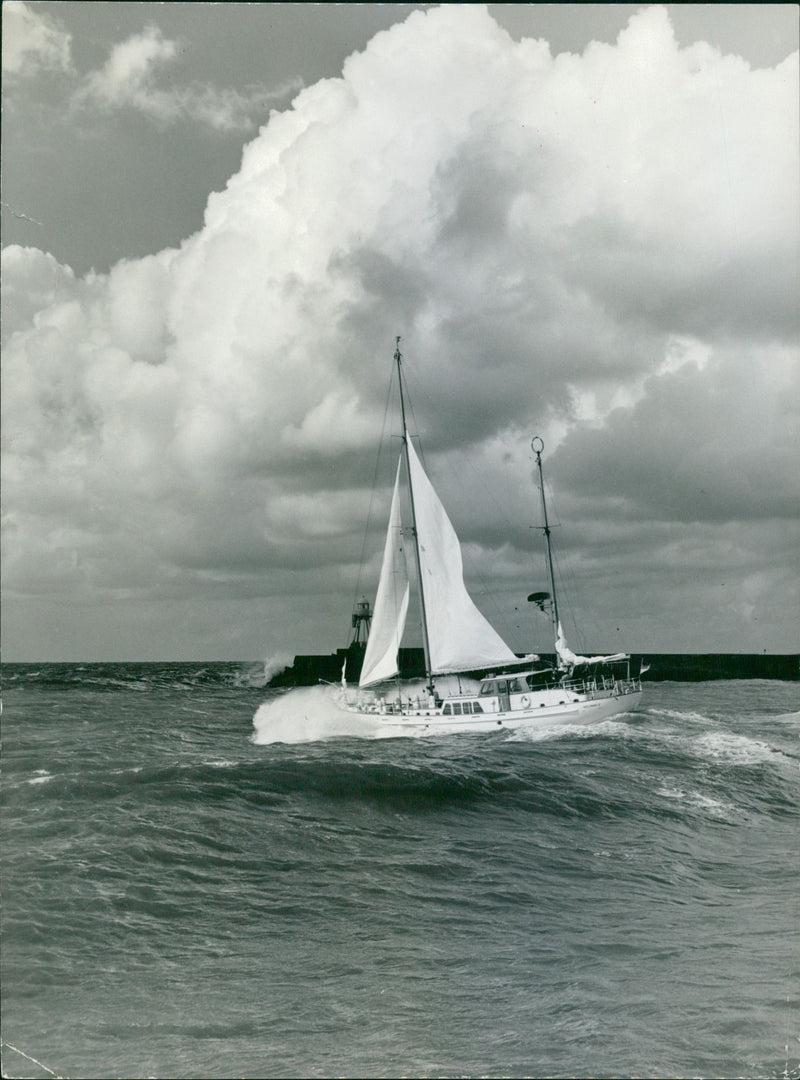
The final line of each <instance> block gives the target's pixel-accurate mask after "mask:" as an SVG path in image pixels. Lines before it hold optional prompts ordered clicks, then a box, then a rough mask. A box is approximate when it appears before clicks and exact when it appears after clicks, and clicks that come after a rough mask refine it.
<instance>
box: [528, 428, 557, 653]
mask: <svg viewBox="0 0 800 1080" xmlns="http://www.w3.org/2000/svg"><path fill="white" fill-rule="evenodd" d="M531 449H532V450H533V452H534V454H536V466H537V468H538V469H539V490H540V492H541V495H542V515H543V517H544V525H540V526H539V528H541V530H542V532H543V533H544V542H545V547H546V549H547V573H548V577H549V580H550V618H551V619H552V622H553V640H554V641H558V638H559V627H560V622H559V618H558V600H557V599H556V576H555V574H554V573H553V552H552V548H551V545H550V523H549V522H548V520H547V499H546V498H545V494H544V477H543V475H542V451H543V450H544V442H543V440H542V439H541V438H540V437H539V436H538V435H534V437H533V438H532V439H531Z"/></svg>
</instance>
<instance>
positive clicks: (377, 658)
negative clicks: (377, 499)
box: [358, 459, 408, 686]
mask: <svg viewBox="0 0 800 1080" xmlns="http://www.w3.org/2000/svg"><path fill="white" fill-rule="evenodd" d="M401 465H402V459H401V460H400V461H398V463H397V476H396V477H395V481H394V494H393V495H392V509H391V511H390V512H389V528H388V529H387V532H386V545H385V546H384V549H383V563H382V564H381V576H380V581H379V582H378V592H377V595H376V597H375V610H374V612H373V615H372V624H371V626H370V631H369V638H368V639H367V649H366V652H365V653H364V663H363V664H362V666H361V678H360V679H359V680H358V685H359V686H370V685H371V684H372V683H376V682H381V681H382V680H383V679H391V678H392V676H393V675H396V674H397V652H398V649H399V648H400V638H401V637H402V636H403V629H404V628H405V625H406V613H407V612H408V569H407V566H406V554H405V550H404V547H403V531H402V527H401V524H400V468H401Z"/></svg>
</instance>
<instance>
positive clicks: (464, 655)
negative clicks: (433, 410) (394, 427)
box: [406, 434, 517, 674]
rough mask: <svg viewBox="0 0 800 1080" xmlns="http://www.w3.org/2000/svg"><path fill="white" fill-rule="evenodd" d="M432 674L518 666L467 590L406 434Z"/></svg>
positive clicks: (447, 527)
mask: <svg viewBox="0 0 800 1080" xmlns="http://www.w3.org/2000/svg"><path fill="white" fill-rule="evenodd" d="M406 439H407V445H408V462H409V469H410V471H411V484H412V487H413V491H414V514H415V518H416V526H417V541H418V545H419V559H420V574H421V578H422V587H423V590H424V593H425V614H426V622H427V626H428V644H429V648H430V663H431V671H432V673H434V674H437V673H444V672H448V671H471V670H473V669H477V668H487V667H494V666H499V665H501V664H515V663H517V657H516V656H515V655H514V653H513V652H512V651H511V650H510V649H509V647H508V646H507V645H506V643H505V642H504V641H503V639H502V638H501V637H500V635H499V634H498V633H497V632H496V631H495V629H494V628H493V627H492V626H491V625H490V624H489V623H488V622H487V621H486V619H485V618H484V617H483V615H482V614H481V613H480V611H478V609H477V608H476V607H475V604H474V603H473V602H472V599H471V597H470V595H469V593H468V592H467V590H466V587H465V585H464V576H463V563H462V560H461V545H460V544H459V542H458V537H457V536H456V533H455V529H454V528H453V526H452V524H451V523H450V519H449V518H448V516H447V513H446V512H445V509H444V507H443V506H442V504H441V502H440V501H439V497H438V495H437V494H436V492H435V491H434V490H433V486H432V485H431V482H430V480H429V479H428V477H427V476H426V474H425V471H424V469H423V468H422V465H421V463H420V461H419V458H418V457H417V453H416V451H415V449H414V445H413V443H412V442H411V439H410V438H409V437H408V435H407V434H406Z"/></svg>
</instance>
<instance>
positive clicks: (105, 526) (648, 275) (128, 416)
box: [3, 5, 798, 650]
mask: <svg viewBox="0 0 800 1080" xmlns="http://www.w3.org/2000/svg"><path fill="white" fill-rule="evenodd" d="M175 48H176V46H175V45H174V43H170V42H168V41H166V40H165V39H164V38H163V37H162V36H161V35H160V34H158V32H156V31H154V30H151V31H147V32H146V33H145V34H144V35H140V36H138V37H137V38H135V39H131V41H129V42H127V43H125V47H124V48H123V47H122V46H121V47H120V48H119V49H118V50H116V51H115V53H114V54H113V55H112V57H111V58H110V59H109V62H108V64H107V65H106V67H105V68H104V69H103V71H102V72H100V73H98V74H97V77H96V79H95V80H94V82H93V88H92V90H91V95H92V99H93V100H94V101H95V102H101V101H104V102H106V104H107V105H108V107H117V106H118V105H120V104H122V103H123V102H128V103H132V104H133V105H134V106H135V107H137V108H140V109H142V110H144V111H147V110H148V109H149V110H151V114H152V115H154V116H156V115H160V116H161V118H162V119H164V120H165V121H166V120H167V119H168V118H169V117H170V116H172V115H174V114H173V113H172V112H171V111H170V110H173V109H179V108H184V107H185V108H187V109H189V108H190V106H189V105H188V104H187V102H186V101H185V102H184V104H183V105H180V104H179V103H178V100H177V99H176V98H175V97H170V98H169V100H167V99H166V98H164V97H163V96H160V95H159V94H158V93H157V92H156V91H155V90H154V88H153V83H152V79H153V74H154V72H155V71H156V69H157V67H158V65H159V64H163V63H169V62H173V61H174V59H175ZM797 90H798V87H797V58H796V57H794V58H790V60H788V61H786V62H785V63H783V64H781V65H779V66H778V67H776V68H774V69H765V70H751V69H750V68H749V67H748V65H747V64H746V63H745V62H744V61H743V60H741V59H739V58H736V57H728V56H723V55H721V54H720V53H719V52H718V51H716V50H715V49H713V48H712V47H711V46H709V45H707V44H704V43H698V44H695V45H693V46H691V47H689V48H686V49H680V48H679V47H678V46H677V44H676V42H675V40H674V37H673V34H672V30H671V26H670V23H669V19H668V17H667V14H666V12H665V10H664V9H662V8H660V7H653V8H646V9H644V10H642V11H639V12H636V13H634V14H633V15H632V17H631V19H630V23H629V25H628V27H627V29H626V30H625V31H624V32H623V33H622V34H621V36H620V38H619V40H618V41H617V43H616V44H614V45H601V44H598V43H593V44H592V45H590V46H589V47H588V48H587V49H586V51H585V52H584V54H583V55H581V56H577V55H571V54H561V55H557V56H555V57H554V56H552V55H551V52H550V49H549V47H548V45H547V43H546V42H544V41H535V40H530V39H525V40H523V41H521V42H518V43H517V42H514V41H513V40H512V39H511V38H510V37H509V36H508V35H507V34H506V33H505V31H503V30H502V29H501V28H500V27H499V26H498V25H497V24H496V23H495V22H494V20H493V19H492V17H491V14H490V12H489V11H487V10H486V9H485V8H483V7H479V6H476V5H446V6H444V7H442V8H438V9H434V10H430V11H427V12H423V11H417V12H415V13H413V14H412V15H411V16H410V17H409V19H408V20H407V21H406V22H405V23H403V24H400V25H396V26H394V27H392V28H391V29H390V30H388V31H385V32H382V33H380V34H378V35H377V36H376V37H375V38H374V39H373V40H372V41H371V42H370V43H369V45H368V46H367V48H366V49H365V50H364V51H363V52H361V53H357V54H354V55H353V56H351V57H350V58H349V59H348V61H347V63H346V64H345V67H344V71H343V73H342V77H341V78H339V79H329V80H323V81H322V82H319V83H317V84H316V85H314V86H311V87H308V88H307V89H305V90H303V91H302V92H301V93H300V94H299V95H298V96H297V98H296V99H295V101H294V103H293V106H292V107H291V108H290V109H287V110H286V111H283V112H275V113H273V114H272V115H271V118H270V121H269V123H268V124H267V125H266V126H265V127H264V128H263V129H262V130H261V132H260V133H259V135H258V136H257V137H256V138H254V139H253V141H252V142H251V143H250V144H249V145H248V146H247V147H246V149H245V152H244V155H243V159H242V165H241V169H240V171H239V172H238V173H237V174H236V175H235V176H233V177H231V179H230V181H229V183H228V185H227V187H226V189H225V190H224V191H221V192H217V193H215V194H212V195H211V196H210V197H209V200H208V205H207V209H206V216H205V223H204V226H203V228H202V229H201V231H200V232H198V233H197V234H196V235H194V236H191V237H189V238H188V239H187V240H186V241H185V242H184V243H183V244H182V246H181V248H180V249H179V250H169V251H164V252H161V253H159V254H157V255H153V256H151V257H149V258H147V259H141V260H130V261H125V262H122V263H120V264H118V265H117V266H116V267H114V268H113V269H112V270H111V272H110V273H109V274H107V275H96V274H92V275H89V276H88V277H86V278H83V279H79V278H76V277H75V276H74V275H73V274H72V273H71V272H70V271H69V270H68V268H64V267H59V266H58V264H56V263H55V261H54V260H53V259H52V258H51V257H50V256H48V255H45V254H43V253H41V252H37V251H34V250H32V249H22V248H17V247H14V248H9V249H7V250H6V251H5V252H4V256H3V257H4V263H3V279H4V294H5V293H6V292H8V296H7V299H8V303H9V311H10V312H11V313H12V314H11V315H10V316H9V317H8V319H7V320H4V324H5V326H4V328H5V332H6V333H7V335H8V336H7V341H6V346H5V358H4V391H5V392H4V408H5V409H6V410H7V412H6V419H5V421H4V435H5V438H6V439H7V448H6V453H5V455H4V468H5V480H4V505H5V509H6V512H7V515H8V517H7V542H6V545H5V548H4V558H5V571H4V573H5V583H6V589H7V590H11V591H12V592H13V591H14V590H16V591H17V593H18V594H19V595H24V594H25V593H26V590H34V589H36V588H41V587H42V583H45V585H46V588H47V589H48V590H52V591H54V592H56V591H60V592H61V593H62V594H63V595H65V596H71V597H73V598H80V599H81V602H85V603H88V602H89V600H90V599H91V600H92V602H93V603H100V602H102V600H103V598H104V597H105V598H107V597H110V596H114V595H116V594H115V593H114V590H115V589H125V590H127V591H126V593H125V595H126V596H128V597H135V598H139V599H140V600H144V599H156V598H158V597H169V598H170V599H171V600H172V601H173V602H174V603H179V602H182V601H183V599H184V598H187V597H194V598H195V599H197V600H198V602H199V600H200V598H206V599H207V601H208V603H209V604H211V603H214V604H222V603H223V602H227V601H228V600H230V599H231V598H232V597H237V596H238V597H244V596H246V597H249V598H250V599H252V598H254V597H258V596H262V597H264V598H265V599H264V603H265V604H266V605H268V609H269V611H270V612H271V613H272V614H273V616H274V618H275V619H276V620H279V621H280V620H286V625H287V626H289V625H291V626H292V627H294V631H293V632H294V634H295V635H296V647H297V648H298V650H302V649H303V648H306V649H310V648H317V649H321V650H326V649H328V648H330V647H333V645H334V644H342V643H343V642H342V641H341V637H342V631H341V627H342V626H343V625H346V622H347V618H348V612H347V605H348V604H349V602H350V599H351V596H352V590H353V588H354V587H355V586H356V584H360V583H361V581H362V579H360V578H359V571H358V562H359V555H360V553H361V548H362V539H363V535H362V529H363V522H364V520H365V518H366V517H367V516H368V514H369V513H370V497H369V487H370V483H371V480H372V476H373V467H374V460H375V458H374V451H375V446H376V443H377V440H378V435H379V433H380V431H381V428H382V427H383V426H384V410H385V402H386V385H387V380H388V376H389V372H390V366H391V355H392V351H393V345H394V335H395V334H402V335H403V337H404V351H405V355H406V357H407V370H408V375H409V385H410V390H411V394H412V398H413V401H414V403H415V409H416V412H415V421H416V422H417V424H418V425H419V428H420V431H421V433H422V436H423V446H424V447H425V449H426V450H427V453H428V463H429V466H430V468H431V471H432V472H433V474H434V477H435V478H437V479H439V480H441V481H443V482H444V486H445V488H446V490H447V498H446V502H447V505H448V508H449V509H450V510H451V513H452V516H453V518H454V521H455V523H456V525H457V527H458V529H459V531H460V533H461V535H462V537H463V539H464V540H465V543H466V546H467V549H468V552H469V553H470V554H471V555H472V556H473V560H472V564H473V566H474V567H476V569H475V570H474V574H475V579H476V581H477V580H478V579H479V578H481V577H482V576H484V575H485V576H487V577H488V576H491V574H492V573H494V574H495V575H499V577H500V579H501V581H502V585H503V588H502V590H501V591H502V594H503V595H502V598H501V601H500V605H501V608H502V610H500V611H499V612H498V618H497V619H496V621H497V624H498V629H501V631H503V632H506V633H508V635H509V640H510V641H511V643H512V644H513V645H515V646H517V647H520V648H525V647H527V646H528V645H529V644H530V642H529V641H528V640H527V638H525V637H524V636H522V635H523V633H527V630H524V631H523V630H519V631H517V630H516V629H515V627H516V626H517V625H518V624H519V619H520V616H519V615H518V613H516V612H515V608H516V606H517V605H518V604H519V599H520V597H521V596H524V595H525V594H526V593H527V592H528V591H530V587H529V586H530V582H531V575H532V573H533V571H532V570H531V549H532V547H533V545H534V543H535V541H534V538H533V534H532V532H531V530H530V529H529V527H528V526H529V525H530V523H531V522H532V521H535V519H536V511H535V492H534V491H533V489H532V488H531V485H530V478H531V465H532V462H531V453H530V449H529V440H530V436H531V434H533V433H534V432H535V431H538V432H540V433H541V434H542V435H543V437H544V438H545V442H546V444H547V454H548V461H549V464H550V465H551V466H552V476H553V484H554V487H555V489H556V495H557V500H556V502H557V506H558V508H559V509H560V511H561V513H562V517H563V518H564V519H565V520H566V517H567V515H569V517H570V530H569V532H568V531H567V529H566V528H564V530H563V532H564V538H563V550H564V552H565V553H567V554H569V553H571V556H572V557H573V558H574V560H575V573H576V576H577V578H578V579H579V581H580V582H581V583H582V584H583V585H585V586H586V587H587V588H588V589H589V593H590V600H591V601H592V603H593V604H594V606H595V610H597V611H600V612H607V613H608V615H607V617H606V616H603V617H602V618H601V619H600V620H599V623H598V627H597V634H596V635H595V636H594V637H593V640H592V647H598V648H609V649H614V648H616V647H617V646H618V644H619V645H621V646H622V647H628V648H645V649H647V648H649V649H655V648H661V649H665V650H670V649H674V650H679V649H682V648H687V649H692V648H700V649H702V648H703V647H704V643H705V647H706V648H707V649H714V648H719V649H723V648H726V647H733V648H742V649H750V648H757V647H760V642H761V640H762V637H760V636H759V634H763V633H764V632H766V633H767V634H768V635H769V634H771V637H768V638H763V640H765V641H767V640H768V641H769V647H771V648H780V647H785V646H786V644H788V641H787V635H788V634H789V633H790V631H789V627H790V625H791V621H792V608H791V606H790V598H789V599H787V596H788V594H787V592H786V589H787V588H788V582H789V577H790V575H789V566H790V562H789V560H790V555H789V552H788V550H787V537H788V536H789V535H790V532H789V530H790V529H791V527H792V526H791V524H790V522H789V520H788V519H789V516H790V514H791V508H792V500H793V499H794V500H795V502H794V505H795V506H796V498H797V496H796V485H797V480H796V468H795V467H793V464H792V449H793V448H795V449H796V445H797V442H796V427H793V426H792V425H793V424H795V423H796V404H797V352H796V335H797V325H796V320H797V309H796V299H795V298H796V295H797V269H796V259H795V258H793V257H792V256H793V253H794V252H796V249H797V239H798V208H797V201H796V192H797V183H798V153H797V140H796V132H797V108H798V106H797V102H798V93H797ZM187 101H188V99H187ZM191 107H192V108H196V107H197V106H196V104H195V106H191ZM195 115H199V114H198V113H195ZM793 410H794V411H793ZM389 427H390V428H391V425H389ZM390 474H391V470H387V474H386V475H387V482H388V477H389V475H390ZM384 499H385V492H384ZM382 505H383V504H381V506H382ZM378 509H379V508H376V507H372V515H371V517H372V520H375V519H376V518H378V517H379V516H380V514H379V513H378V512H377V511H378ZM776 522H777V523H779V524H778V525H777V526H776V527H774V528H773V524H774V523H776ZM371 544H372V546H371V547H370V546H369V545H368V550H369V552H370V553H372V551H373V549H374V551H379V550H380V541H379V540H377V538H375V537H373V538H371ZM720 545H721V548H722V553H723V554H722V559H723V563H724V567H725V574H726V575H727V576H728V577H729V576H730V575H731V574H737V573H738V574H739V575H740V576H741V577H742V579H746V580H747V581H748V582H749V584H748V586H747V588H748V590H749V593H748V600H747V603H748V604H749V605H750V607H749V608H748V611H749V615H748V619H749V620H750V621H749V622H748V623H747V625H746V628H745V630H743V631H742V634H741V635H740V636H739V637H737V634H738V633H739V630H740V629H741V626H743V625H744V624H740V623H734V622H733V621H732V618H733V617H732V614H731V612H732V610H733V609H732V608H731V607H730V605H729V604H728V603H727V601H726V602H724V603H723V602H722V600H721V598H720V595H719V594H718V593H715V592H714V589H715V588H716V587H717V586H716V584H715V582H716V578H714V577H713V575H710V574H709V573H708V571H707V569H706V570H705V571H704V574H705V576H704V586H703V590H705V591H703V590H700V589H699V588H698V585H697V574H698V572H700V568H708V567H709V566H712V565H714V560H715V558H717V559H718V558H719V554H718V552H719V549H720ZM581 552H582V553H583V554H581ZM759 560H761V562H760V561H759ZM468 563H469V560H468ZM716 565H719V563H717V564H716ZM665 567H667V568H668V571H667V572H666V578H665V576H664V574H665V570H664V568H665ZM659 573H660V574H661V576H660V577H659ZM659 582H660V584H659ZM36 583H39V584H38V585H37V584H36ZM362 587H363V588H368V584H367V583H364V584H363V585H362ZM721 587H722V586H721V585H720V588H721ZM592 590H593V591H592ZM701 592H702V593H703V600H704V612H703V617H702V627H701V625H700V623H701V620H699V619H697V617H696V616H692V619H694V621H695V622H696V623H697V627H696V629H695V630H692V629H691V625H689V624H691V622H692V619H690V620H689V624H687V618H686V605H687V603H689V601H690V600H693V599H695V598H697V596H698V595H699V594H700V593H701ZM750 594H752V595H750ZM769 605H772V606H773V624H772V626H771V627H770V625H769V623H768V620H767V619H766V618H765V617H764V612H765V610H766V607H768V606H769ZM321 609H324V610H325V612H326V614H322V615H321V614H320V610H321ZM176 610H177V609H176ZM215 610H217V611H219V610H220V609H219V608H216V609H215ZM487 611H488V609H487ZM654 613H657V615H654ZM759 613H760V614H761V616H762V621H761V622H759V623H758V625H756V623H754V622H753V621H752V620H753V619H758V618H759ZM490 614H491V615H492V616H493V617H494V612H490ZM626 619H627V621H628V625H629V626H630V628H631V629H630V637H629V638H628V639H626V640H624V641H621V642H620V641H619V640H618V639H617V638H616V637H615V636H614V634H615V630H616V627H617V625H619V622H622V621H624V620H626ZM515 620H516V621H515ZM612 623H613V625H612ZM517 634H518V635H519V636H516V635H517ZM273 635H274V631H273ZM742 635H743V636H742ZM712 638H713V641H712V640H711V639H712ZM734 642H739V644H734ZM541 647H546V643H543V645H542V646H541Z"/></svg>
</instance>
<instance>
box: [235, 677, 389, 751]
mask: <svg viewBox="0 0 800 1080" xmlns="http://www.w3.org/2000/svg"><path fill="white" fill-rule="evenodd" d="M335 693H336V688H334V687H329V686H310V687H299V688H298V689H296V690H289V691H288V692H287V693H285V694H280V695H278V696H277V697H274V698H272V699H271V700H269V701H265V702H264V704H263V705H260V706H259V708H258V710H257V712H256V714H255V716H254V717H253V727H254V728H255V732H254V733H253V737H252V738H253V742H254V743H258V744H259V745H267V744H269V743H300V742H316V741H317V740H319V739H333V738H337V737H341V736H346V735H350V736H355V737H358V738H367V739H369V738H375V737H376V735H377V730H378V718H376V719H375V720H372V719H371V718H369V717H364V716H359V715H357V714H355V713H350V712H347V711H345V710H344V709H341V708H339V706H338V705H337V704H336V701H335V698H334V694H335Z"/></svg>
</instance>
